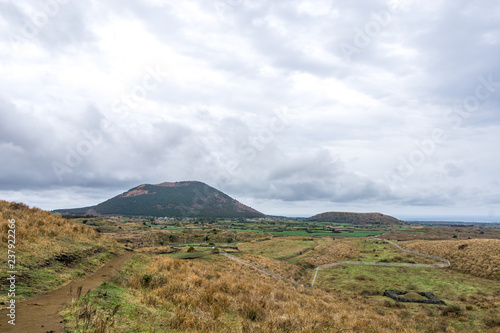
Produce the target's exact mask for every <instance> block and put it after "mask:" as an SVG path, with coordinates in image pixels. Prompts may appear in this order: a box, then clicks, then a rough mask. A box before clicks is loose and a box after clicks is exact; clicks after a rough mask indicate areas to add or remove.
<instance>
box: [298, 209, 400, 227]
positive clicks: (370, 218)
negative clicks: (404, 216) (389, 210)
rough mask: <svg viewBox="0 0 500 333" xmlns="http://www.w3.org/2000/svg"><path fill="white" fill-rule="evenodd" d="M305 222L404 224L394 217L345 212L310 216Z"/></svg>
mask: <svg viewBox="0 0 500 333" xmlns="http://www.w3.org/2000/svg"><path fill="white" fill-rule="evenodd" d="M307 221H318V222H335V223H351V224H358V225H364V224H380V225H389V224H391V225H392V224H405V222H403V221H400V220H398V219H397V218H395V217H392V216H389V215H384V214H381V213H347V212H326V213H321V214H317V215H314V216H311V217H310V218H308V219H307Z"/></svg>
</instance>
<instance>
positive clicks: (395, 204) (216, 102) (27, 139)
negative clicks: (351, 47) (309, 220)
mask: <svg viewBox="0 0 500 333" xmlns="http://www.w3.org/2000/svg"><path fill="white" fill-rule="evenodd" d="M216 4H217V5H215V6H214V2H205V1H197V0H193V1H184V2H179V3H175V4H173V3H171V2H168V1H156V0H151V1H146V2H145V1H132V0H130V1H114V2H97V1H90V2H88V3H86V4H85V5H82V4H80V3H75V2H69V3H68V4H65V5H61V6H60V7H59V8H58V10H57V11H56V12H54V13H52V14H50V15H49V14H47V13H46V16H47V17H48V18H49V19H48V20H47V23H46V24H43V25H39V26H38V27H37V30H36V33H35V34H33V35H31V36H29V38H21V39H20V40H18V43H14V44H13V43H12V38H11V37H12V36H13V33H15V34H17V35H16V36H20V34H22V33H23V29H24V28H25V25H26V24H28V23H29V22H30V20H32V19H33V15H36V14H37V13H44V9H43V7H42V6H41V5H38V4H33V3H31V2H29V1H18V2H16V3H15V4H14V3H9V2H3V3H0V9H1V11H0V13H2V14H0V33H1V34H0V36H1V38H0V90H1V91H2V94H1V95H0V154H1V156H2V160H3V161H5V162H4V163H3V164H2V165H1V166H0V171H1V174H0V187H1V189H2V192H1V193H0V194H2V199H6V200H18V201H26V202H27V203H28V204H31V205H41V206H43V208H49V209H55V208H61V206H64V207H70V206H83V205H87V204H90V203H97V202H99V201H101V200H104V199H106V198H108V197H109V196H110V194H112V193H113V194H118V193H120V192H122V191H124V190H127V189H128V188H130V187H132V186H135V185H138V184H139V183H159V182H162V181H176V180H201V181H206V182H208V183H209V184H211V185H215V186H218V187H219V188H220V189H221V190H223V191H227V192H228V193H229V194H230V195H232V196H234V197H236V198H237V199H239V200H240V201H243V202H245V200H248V201H249V204H253V206H254V207H255V208H257V209H261V210H262V211H264V212H266V213H277V214H286V212H287V211H290V214H291V215H300V214H302V213H301V212H304V214H312V213H315V212H319V211H315V210H326V209H330V208H329V207H331V209H338V210H347V209H351V210H357V211H363V210H365V211H377V210H378V211H382V210H385V211H387V212H396V213H397V214H401V213H402V212H403V213H404V212H407V215H411V214H426V212H428V213H429V214H436V213H439V212H440V211H439V209H441V212H442V213H443V214H447V213H450V212H453V211H458V210H457V209H458V208H457V207H460V214H475V215H486V214H488V213H487V212H492V211H493V212H494V211H499V208H498V205H499V202H498V200H496V199H495V198H497V197H498V195H499V194H500V193H499V190H498V186H497V185H498V182H499V179H498V177H497V170H498V168H499V167H500V165H499V163H500V161H499V160H498V158H496V156H495V154H493V153H492V152H494V151H496V150H497V147H498V145H499V144H500V142H499V140H500V139H499V134H498V133H500V131H499V129H498V127H499V121H500V117H499V114H498V106H499V102H500V85H498V84H496V82H498V81H500V71H499V69H500V67H499V66H498V60H497V56H498V51H500V49H499V47H500V46H499V43H498V35H499V34H498V31H500V25H499V23H498V22H500V21H499V20H498V17H499V13H500V6H499V5H498V4H497V3H496V2H494V1H486V2H484V3H483V4H482V6H481V8H479V7H478V6H477V5H475V4H474V3H469V2H466V1H459V2H458V3H455V2H454V3H449V2H444V1H438V2H433V4H432V5H428V6H425V8H424V7H422V6H420V5H417V3H416V2H415V3H413V2H411V3H410V2H405V3H404V6H403V5H402V6H400V8H399V10H398V11H397V12H395V14H394V15H393V16H391V19H390V21H389V22H388V23H387V24H384V25H383V26H381V28H380V32H379V33H377V34H374V35H373V36H371V37H370V36H369V40H368V42H367V45H366V47H360V48H359V49H358V50H357V51H358V52H357V53H356V54H354V55H353V57H352V59H351V61H350V62H349V61H346V59H345V57H344V55H343V54H342V52H341V49H340V48H339V45H340V43H342V42H349V43H354V41H355V38H357V37H356V34H357V33H359V32H360V31H361V32H362V31H364V30H363V29H365V28H366V27H367V26H368V25H369V24H372V23H373V21H374V18H375V15H374V13H379V14H380V13H382V11H386V10H388V8H392V7H391V2H388V1H376V2H371V3H370V4H369V5H364V6H357V5H354V4H352V3H340V2H335V1H334V2H332V1H314V2H313V1H305V0H297V1H294V2H292V3H284V2H283V3H280V2H273V3H272V4H271V3H269V2H258V1H243V0H242V1H219V2H216ZM370 22H372V23H370ZM151 71H157V72H158V73H160V74H161V75H160V74H158V75H159V76H158V77H159V79H158V80H157V81H151V78H150V76H148V75H151ZM489 75H492V78H493V79H492V81H493V83H492V84H490V86H488V89H490V90H492V91H491V92H492V93H491V95H490V96H489V97H488V99H487V100H484V101H481V104H480V105H479V107H478V109H477V110H475V111H474V112H471V113H469V114H467V115H464V112H463V110H462V111H460V109H459V110H458V111H457V110H455V111H453V112H452V113H449V112H448V113H447V110H450V109H451V108H453V105H454V103H456V102H458V103H462V102H463V100H464V99H465V98H466V97H468V96H474V92H475V89H476V87H477V85H478V84H479V82H481V81H480V79H479V77H480V76H482V77H483V78H487V77H488V76H489ZM145 80H146V81H145ZM147 80H150V81H147ZM144 82H146V84H147V83H155V84H154V87H151V89H149V88H148V89H145V88H144ZM156 83H157V84H156ZM120 103H121V104H120ZM117 105H120V106H121V109H120V110H121V112H117ZM285 108H286V109H287V111H286V112H284V113H282V116H281V117H282V118H276V114H277V113H280V112H281V111H280V110H282V109H285ZM460 112H462V113H460ZM445 115H447V116H445ZM457 117H458V121H459V124H458V126H453V121H455V122H456V121H457ZM276 119H278V120H276ZM279 119H281V120H279ZM453 119H454V120H453ZM106 121H109V122H110V124H111V125H112V128H113V131H110V132H106V131H104V129H103V128H102V125H103V124H104V123H105V122H106ZM278 125H279V126H278ZM281 125H283V126H281ZM435 129H440V130H441V131H442V132H443V133H444V134H445V135H446V138H445V139H443V140H442V141H440V142H434V144H435V146H434V147H433V148H432V152H431V153H426V152H423V151H422V150H423V149H424V148H422V145H423V144H424V143H425V142H428V140H430V139H432V135H433V134H432V133H433V131H434V130H435ZM89 133H90V134H89ZM89 135H90V137H92V135H93V138H94V141H95V143H93V142H94V141H92V140H91V139H89ZM88 142H90V146H88V147H90V148H89V152H88V153H87V152H85V154H84V155H85V156H80V157H81V158H80V159H78V163H74V164H75V165H73V166H71V167H68V169H67V170H66V169H65V173H64V174H63V175H62V180H61V177H59V176H61V175H59V176H58V175H57V172H54V168H53V165H54V162H57V163H62V164H67V159H71V157H68V154H69V155H71V154H72V153H71V152H72V151H77V150H78V149H80V150H82V149H83V148H85V147H86V145H88ZM422 154H424V155H422ZM422 156H423V157H422ZM417 157H421V161H420V160H418V161H417ZM73 158H76V157H73ZM412 159H413V162H415V163H416V164H418V165H410V167H411V168H412V169H413V170H412V172H410V174H409V175H406V176H404V177H399V178H401V179H399V181H398V182H395V183H393V182H390V181H388V178H387V175H388V174H389V175H391V173H392V174H393V175H394V172H396V175H399V173H398V172H399V171H397V170H398V168H399V170H402V169H404V168H407V167H408V165H405V163H411V160H412ZM415 163H414V164H415ZM395 170H396V171H395ZM495 184H496V185H495ZM99 191H101V192H99ZM37 193H38V194H37ZM43 193H45V194H43ZM66 193H71V194H72V195H71V197H73V198H75V199H74V200H72V201H71V202H70V201H69V200H67V199H65V195H66ZM76 193H79V194H78V195H77V194H76ZM49 194H50V196H49ZM49 197H53V198H54V199H53V200H52V201H51V200H48V199H47V198H49ZM92 201H94V202H92ZM344 208H345V209H344Z"/></svg>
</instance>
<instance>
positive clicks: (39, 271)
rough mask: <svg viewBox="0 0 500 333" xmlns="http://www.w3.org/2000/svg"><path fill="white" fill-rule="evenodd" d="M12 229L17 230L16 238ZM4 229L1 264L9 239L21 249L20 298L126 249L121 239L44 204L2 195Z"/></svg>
mask: <svg viewBox="0 0 500 333" xmlns="http://www.w3.org/2000/svg"><path fill="white" fill-rule="evenodd" d="M9 221H10V222H12V221H15V222H14V223H10V222H9ZM9 230H15V244H13V242H12V240H13V237H12V235H13V233H12V232H10V231H9ZM0 231H1V233H0V237H1V248H2V252H4V253H5V255H4V256H2V257H1V258H0V265H1V266H2V267H4V268H7V267H8V266H7V244H9V246H10V247H9V249H11V250H12V251H14V252H15V266H14V269H11V270H15V271H17V278H18V280H17V285H16V286H17V288H18V292H17V293H16V298H17V299H22V298H23V297H26V296H29V295H32V294H36V293H38V292H42V291H46V290H50V289H54V288H56V287H58V286H59V285H61V284H63V283H65V282H67V281H69V280H72V279H74V278H76V277H80V276H82V275H83V274H85V273H86V272H89V271H93V270H95V269H96V268H97V267H99V266H100V265H101V264H102V263H103V262H105V261H107V260H109V259H111V258H112V257H113V256H114V254H115V253H117V252H119V251H121V250H120V248H119V247H118V245H117V243H116V242H114V241H112V240H111V239H108V238H107V237H104V236H102V235H101V234H99V233H98V232H96V231H94V230H93V229H91V228H88V227H86V226H83V225H80V224H77V223H74V222H72V221H69V220H66V219H63V218H62V217H61V216H59V215H53V214H51V213H50V212H47V211H43V210H41V209H38V208H29V207H28V206H26V205H24V204H21V203H11V202H6V201H2V200H0ZM8 240H11V241H10V242H8ZM11 245H14V246H11ZM10 259H11V258H10ZM10 263H12V262H10ZM5 274H6V270H2V272H1V273H0V278H1V279H2V280H4V278H5V277H6V275H5ZM6 297H7V293H2V294H0V301H3V300H5V298H6Z"/></svg>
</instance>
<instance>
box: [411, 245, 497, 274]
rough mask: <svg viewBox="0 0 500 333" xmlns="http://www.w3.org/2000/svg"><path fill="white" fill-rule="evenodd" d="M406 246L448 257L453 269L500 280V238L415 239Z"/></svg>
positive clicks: (414, 249)
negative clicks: (459, 239)
mask: <svg viewBox="0 0 500 333" xmlns="http://www.w3.org/2000/svg"><path fill="white" fill-rule="evenodd" d="M404 247H405V248H407V249H408V250H412V251H417V252H422V253H428V254H432V255H435V256H438V257H442V258H445V259H448V260H449V261H450V262H451V263H452V265H451V267H450V268H452V269H456V270H459V271H461V272H464V273H469V274H472V275H476V276H480V277H486V278H490V279H497V280H500V239H468V240H461V241H456V240H444V241H415V242H411V243H410V242H409V243H407V244H405V245H404Z"/></svg>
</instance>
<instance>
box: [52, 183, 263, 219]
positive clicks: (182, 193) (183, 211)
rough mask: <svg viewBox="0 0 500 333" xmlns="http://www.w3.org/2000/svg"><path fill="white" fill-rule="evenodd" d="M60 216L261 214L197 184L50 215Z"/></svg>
mask: <svg viewBox="0 0 500 333" xmlns="http://www.w3.org/2000/svg"><path fill="white" fill-rule="evenodd" d="M54 212H57V213H61V214H78V215H79V214H87V213H89V212H97V213H98V214H101V215H142V216H162V217H213V218H218V217H220V218H252V217H262V216H264V214H262V213H261V212H259V211H257V210H255V209H253V208H251V207H248V206H246V205H244V204H242V203H240V202H238V201H237V200H235V199H233V198H231V197H230V196H228V195H227V194H225V193H223V192H221V191H219V190H217V189H215V188H213V187H211V186H209V185H207V184H205V183H202V182H199V181H181V182H163V183H160V184H156V185H151V184H142V185H139V186H136V187H134V188H132V189H130V190H128V191H126V192H124V193H122V194H119V195H117V196H115V197H114V198H111V199H109V200H106V201H104V202H102V203H100V204H98V205H96V206H93V207H84V208H75V209H65V210H62V209H61V210H57V211H54Z"/></svg>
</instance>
